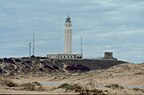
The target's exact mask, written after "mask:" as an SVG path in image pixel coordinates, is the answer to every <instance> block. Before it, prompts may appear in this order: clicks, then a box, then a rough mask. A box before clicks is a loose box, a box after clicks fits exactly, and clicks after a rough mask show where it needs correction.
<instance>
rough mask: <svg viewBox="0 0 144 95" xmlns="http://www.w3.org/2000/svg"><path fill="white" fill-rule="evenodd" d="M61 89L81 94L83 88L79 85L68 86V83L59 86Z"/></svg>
mask: <svg viewBox="0 0 144 95" xmlns="http://www.w3.org/2000/svg"><path fill="white" fill-rule="evenodd" d="M59 88H63V89H65V90H66V91H68V90H69V91H75V92H80V91H81V90H82V87H81V86H79V85H77V84H68V83H64V84H62V85H60V86H59Z"/></svg>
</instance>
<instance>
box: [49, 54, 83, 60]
mask: <svg viewBox="0 0 144 95" xmlns="http://www.w3.org/2000/svg"><path fill="white" fill-rule="evenodd" d="M82 57H83V55H82V54H47V58H49V59H82Z"/></svg>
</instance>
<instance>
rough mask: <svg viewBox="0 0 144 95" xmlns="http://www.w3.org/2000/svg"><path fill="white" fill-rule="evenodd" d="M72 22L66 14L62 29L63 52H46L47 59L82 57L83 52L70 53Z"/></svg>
mask: <svg viewBox="0 0 144 95" xmlns="http://www.w3.org/2000/svg"><path fill="white" fill-rule="evenodd" d="M71 26H72V23H71V18H70V16H69V15H68V17H67V18H66V21H65V29H64V54H48V55H47V58H49V59H82V57H83V54H82V52H81V54H72V28H71Z"/></svg>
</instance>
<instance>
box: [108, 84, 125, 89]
mask: <svg viewBox="0 0 144 95" xmlns="http://www.w3.org/2000/svg"><path fill="white" fill-rule="evenodd" d="M105 87H107V88H111V89H123V87H122V86H120V85H118V84H110V85H106V86H105Z"/></svg>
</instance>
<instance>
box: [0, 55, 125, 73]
mask: <svg viewBox="0 0 144 95" xmlns="http://www.w3.org/2000/svg"><path fill="white" fill-rule="evenodd" d="M123 63H126V62H124V61H119V60H90V59H82V60H52V59H47V58H40V57H34V58H33V57H31V58H27V57H23V58H4V59H0V73H2V72H3V75H5V76H16V75H23V74H28V73H32V74H37V73H53V72H54V73H56V72H73V73H75V72H79V73H82V72H88V71H91V70H100V69H107V68H109V67H112V66H115V65H118V64H123Z"/></svg>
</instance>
